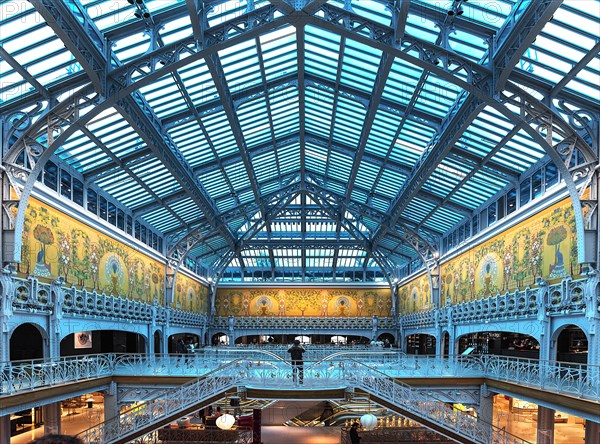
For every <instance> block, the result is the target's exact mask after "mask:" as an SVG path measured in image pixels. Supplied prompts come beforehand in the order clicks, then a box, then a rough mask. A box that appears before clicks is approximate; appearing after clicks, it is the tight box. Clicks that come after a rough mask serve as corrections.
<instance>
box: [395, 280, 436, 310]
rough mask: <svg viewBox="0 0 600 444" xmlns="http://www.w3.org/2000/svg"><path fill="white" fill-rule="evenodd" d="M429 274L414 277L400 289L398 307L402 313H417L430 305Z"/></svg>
mask: <svg viewBox="0 0 600 444" xmlns="http://www.w3.org/2000/svg"><path fill="white" fill-rule="evenodd" d="M429 288H430V284H429V278H428V277H427V275H423V276H420V277H418V278H416V279H413V280H412V281H410V282H409V283H408V284H406V285H403V286H402V287H401V288H399V289H398V309H399V312H400V313H416V312H419V311H423V310H425V309H426V307H429V306H430V302H431V292H430V291H429Z"/></svg>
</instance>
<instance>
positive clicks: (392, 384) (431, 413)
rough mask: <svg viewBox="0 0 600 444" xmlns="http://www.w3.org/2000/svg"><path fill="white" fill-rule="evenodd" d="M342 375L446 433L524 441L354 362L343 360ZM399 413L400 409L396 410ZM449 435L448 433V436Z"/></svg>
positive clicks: (472, 438)
mask: <svg viewBox="0 0 600 444" xmlns="http://www.w3.org/2000/svg"><path fill="white" fill-rule="evenodd" d="M343 374H344V376H345V378H346V379H347V380H348V381H349V383H350V384H353V385H355V386H357V387H360V388H362V389H363V390H365V391H367V392H369V393H371V395H375V396H377V397H379V398H380V399H383V400H385V401H387V402H389V403H390V404H391V405H392V406H397V407H399V408H400V409H403V410H404V411H408V412H411V413H412V414H413V415H415V416H417V417H420V418H424V419H426V420H427V421H428V422H430V423H433V424H437V425H438V426H439V427H440V428H441V429H443V430H446V431H447V432H448V433H450V432H452V433H453V434H454V435H455V436H456V435H458V436H462V437H466V438H468V439H469V440H470V441H472V442H476V443H481V444H489V443H506V444H511V443H513V444H525V443H527V441H525V440H523V439H521V438H519V437H517V436H514V435H511V434H510V433H508V432H506V430H504V429H499V428H498V427H495V426H493V425H492V424H488V423H485V422H484V421H481V420H480V419H478V418H475V417H473V416H471V415H469V414H467V413H466V412H463V411H460V410H456V409H453V408H452V407H451V406H449V405H448V404H447V403H445V402H443V401H441V400H436V399H435V398H433V397H432V396H431V395H429V394H425V393H423V392H422V391H421V390H418V389H413V388H412V387H410V386H408V385H405V384H402V383H400V382H398V381H394V380H392V379H390V378H389V377H388V375H386V374H384V373H380V372H378V371H377V370H375V369H373V368H370V367H369V366H367V365H365V364H363V363H360V362H358V361H354V362H352V363H345V365H344V366H343ZM399 413H401V412H399ZM448 436H450V437H451V435H448Z"/></svg>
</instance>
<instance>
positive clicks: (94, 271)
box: [89, 244, 102, 288]
mask: <svg viewBox="0 0 600 444" xmlns="http://www.w3.org/2000/svg"><path fill="white" fill-rule="evenodd" d="M89 257H90V275H91V277H92V282H93V285H92V288H98V281H99V280H100V258H101V257H102V255H101V254H100V247H99V246H98V244H92V245H90V254H89Z"/></svg>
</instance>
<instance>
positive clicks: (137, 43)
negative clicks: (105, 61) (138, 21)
mask: <svg viewBox="0 0 600 444" xmlns="http://www.w3.org/2000/svg"><path fill="white" fill-rule="evenodd" d="M112 46H113V48H112V50H113V53H114V55H115V56H116V57H117V59H118V60H120V61H121V62H123V63H126V62H128V61H129V60H131V59H133V58H134V57H136V56H139V55H141V54H145V53H146V52H147V51H148V49H149V47H150V36H148V35H147V34H146V33H142V32H139V33H137V34H135V35H131V36H127V37H124V38H122V39H120V40H116V41H115V42H114V43H113V45H112Z"/></svg>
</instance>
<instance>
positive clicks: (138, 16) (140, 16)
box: [133, 11, 142, 19]
mask: <svg viewBox="0 0 600 444" xmlns="http://www.w3.org/2000/svg"><path fill="white" fill-rule="evenodd" d="M133 15H135V16H136V17H137V18H139V19H141V18H142V14H140V12H139V11H135V12H134V13H133Z"/></svg>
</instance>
